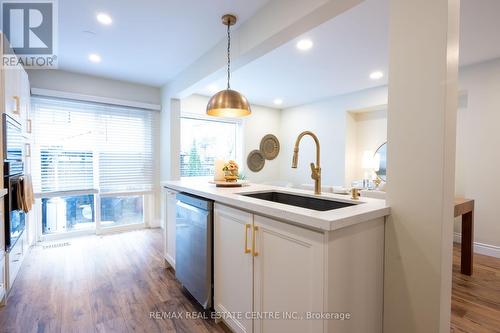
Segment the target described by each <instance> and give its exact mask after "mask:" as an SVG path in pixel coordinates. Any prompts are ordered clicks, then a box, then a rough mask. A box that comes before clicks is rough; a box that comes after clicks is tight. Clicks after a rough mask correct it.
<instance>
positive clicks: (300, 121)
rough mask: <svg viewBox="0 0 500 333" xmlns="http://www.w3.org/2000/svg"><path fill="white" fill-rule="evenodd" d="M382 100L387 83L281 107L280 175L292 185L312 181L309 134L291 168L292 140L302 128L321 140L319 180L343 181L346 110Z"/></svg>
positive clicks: (368, 105) (340, 183)
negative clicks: (298, 104) (293, 167)
mask: <svg viewBox="0 0 500 333" xmlns="http://www.w3.org/2000/svg"><path fill="white" fill-rule="evenodd" d="M386 103H387V87H377V88H372V89H367V90H362V91H358V92H355V93H352V94H347V95H342V96H336V97H332V98H328V99H325V100H323V101H319V102H316V103H312V104H306V105H301V106H297V107H293V108H288V109H284V110H282V113H281V117H282V122H281V135H280V138H281V148H282V153H281V154H282V158H281V163H280V176H281V178H282V179H286V180H289V181H291V182H293V183H294V184H296V185H300V184H306V183H311V184H312V182H313V181H312V179H311V170H310V167H309V164H310V162H314V161H315V149H314V142H313V141H312V140H311V139H310V138H308V137H305V138H304V139H303V140H302V142H301V145H300V152H299V166H298V168H297V169H292V168H291V161H292V155H293V147H294V144H295V140H296V138H297V136H298V135H299V134H300V133H301V132H302V131H305V130H310V131H312V132H314V133H315V134H316V135H317V136H318V138H319V140H320V143H321V169H322V183H323V184H324V185H347V184H346V162H345V161H346V135H347V122H348V120H347V111H350V110H354V109H363V108H368V107H372V106H375V105H381V104H386Z"/></svg>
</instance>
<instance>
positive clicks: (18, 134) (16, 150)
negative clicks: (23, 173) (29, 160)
mask: <svg viewBox="0 0 500 333" xmlns="http://www.w3.org/2000/svg"><path fill="white" fill-rule="evenodd" d="M2 125H3V160H4V161H21V160H22V159H23V150H24V141H25V140H24V136H23V131H22V128H21V124H20V123H19V122H18V121H17V120H15V119H14V118H12V117H11V116H9V115H8V114H6V113H4V114H3V119H2ZM4 174H5V173H4Z"/></svg>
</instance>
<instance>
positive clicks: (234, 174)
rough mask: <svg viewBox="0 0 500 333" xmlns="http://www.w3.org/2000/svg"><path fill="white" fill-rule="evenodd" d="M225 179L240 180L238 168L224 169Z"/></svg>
mask: <svg viewBox="0 0 500 333" xmlns="http://www.w3.org/2000/svg"><path fill="white" fill-rule="evenodd" d="M224 179H225V180H226V182H236V181H238V170H227V171H224Z"/></svg>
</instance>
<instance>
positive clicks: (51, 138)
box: [32, 97, 154, 193]
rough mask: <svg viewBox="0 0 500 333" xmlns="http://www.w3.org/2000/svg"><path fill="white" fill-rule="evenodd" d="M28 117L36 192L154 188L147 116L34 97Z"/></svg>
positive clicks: (150, 121)
mask: <svg viewBox="0 0 500 333" xmlns="http://www.w3.org/2000/svg"><path fill="white" fill-rule="evenodd" d="M32 112H33V137H34V147H33V154H32V162H33V180H34V187H35V191H36V192H38V193H45V192H54V191H68V190H88V189H98V190H99V191H100V192H104V193H106V192H108V193H109V192H127V191H129V192H132V191H150V190H151V189H152V188H153V174H154V170H153V166H154V164H153V130H152V127H153V119H152V118H153V115H152V112H151V111H147V110H142V109H134V108H128V107H120V106H112V105H105V104H97V103H90V102H80V101H71V100H62V99H53V98H46V97H33V98H32Z"/></svg>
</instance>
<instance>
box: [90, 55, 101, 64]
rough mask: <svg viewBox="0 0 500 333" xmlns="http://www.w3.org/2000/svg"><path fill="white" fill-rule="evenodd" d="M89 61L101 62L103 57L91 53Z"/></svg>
mask: <svg viewBox="0 0 500 333" xmlns="http://www.w3.org/2000/svg"><path fill="white" fill-rule="evenodd" d="M89 60H90V61H92V62H95V63H98V62H101V60H102V59H101V56H100V55H98V54H97V53H91V54H89Z"/></svg>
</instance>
